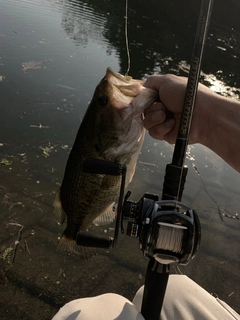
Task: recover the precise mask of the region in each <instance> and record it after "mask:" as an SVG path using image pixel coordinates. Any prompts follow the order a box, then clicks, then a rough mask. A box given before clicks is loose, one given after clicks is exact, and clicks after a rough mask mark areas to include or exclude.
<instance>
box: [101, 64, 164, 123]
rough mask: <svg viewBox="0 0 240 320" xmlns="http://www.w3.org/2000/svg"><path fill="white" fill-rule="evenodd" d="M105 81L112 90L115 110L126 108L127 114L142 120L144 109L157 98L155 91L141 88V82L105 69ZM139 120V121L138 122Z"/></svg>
mask: <svg viewBox="0 0 240 320" xmlns="http://www.w3.org/2000/svg"><path fill="white" fill-rule="evenodd" d="M105 79H106V80H107V82H108V84H109V85H110V86H111V88H112V90H111V91H112V102H113V105H114V107H115V108H117V109H123V108H127V113H128V114H132V116H133V117H134V118H139V116H140V119H142V113H143V111H144V110H145V108H146V107H148V106H149V105H150V104H152V103H153V102H154V101H156V100H157V98H158V93H157V91H156V90H152V89H149V88H145V87H143V85H142V84H143V81H142V80H136V79H132V78H131V77H128V76H123V75H121V74H120V73H117V72H115V71H113V70H112V69H111V68H107V71H106V76H105ZM140 119H139V120H140Z"/></svg>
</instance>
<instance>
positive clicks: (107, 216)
mask: <svg viewBox="0 0 240 320" xmlns="http://www.w3.org/2000/svg"><path fill="white" fill-rule="evenodd" d="M157 99H158V93H157V91H156V90H152V89H149V88H146V87H144V86H143V81H141V80H135V79H130V78H129V77H125V76H123V75H121V74H119V73H116V72H114V71H113V70H112V69H111V68H107V70H106V74H105V76H104V77H103V79H102V80H101V81H100V83H99V84H98V86H97V87H96V89H95V92H94V95H93V98H92V100H91V102H90V104H89V106H88V108H87V110H86V112H85V115H84V117H83V120H82V122H81V124H80V127H79V130H78V133H77V136H76V139H75V142H74V144H73V147H72V149H71V152H70V154H69V158H68V161H67V164H66V168H65V173H64V177H63V181H62V184H61V187H60V189H59V190H58V191H57V193H56V196H55V200H54V202H53V215H54V217H55V220H56V221H57V222H58V223H59V224H63V223H64V221H65V219H66V217H67V226H66V228H65V230H64V232H63V234H62V236H61V238H60V240H59V243H58V247H57V250H61V251H67V252H70V253H74V254H77V255H79V256H80V257H81V258H83V259H85V260H88V259H90V258H91V257H92V256H93V255H95V253H96V251H95V250H96V249H95V248H89V247H83V246H79V245H77V244H76V236H77V233H78V231H80V230H87V229H88V228H89V226H90V225H91V224H93V223H94V224H96V225H104V224H108V223H110V222H112V221H113V220H114V219H115V212H114V210H113V205H114V203H115V202H116V200H117V198H118V195H119V189H120V183H121V177H120V176H110V175H104V174H90V173H85V172H83V168H82V167H83V161H84V159H85V158H87V157H91V158H96V159H100V160H107V161H111V162H115V163H118V164H121V165H125V166H126V167H127V173H126V184H125V188H127V186H128V184H129V183H130V182H131V180H132V178H133V175H134V172H135V168H136V163H137V159H138V155H139V153H140V150H141V147H142V144H143V140H144V134H145V129H144V127H143V112H144V110H145V108H146V107H148V106H149V105H151V104H152V103H153V102H154V101H156V100H157Z"/></svg>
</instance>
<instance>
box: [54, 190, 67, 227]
mask: <svg viewBox="0 0 240 320" xmlns="http://www.w3.org/2000/svg"><path fill="white" fill-rule="evenodd" d="M60 193H61V188H60V189H59V190H58V191H57V193H56V196H55V199H54V202H53V216H54V218H55V220H56V221H57V223H59V224H63V222H64V221H65V219H66V216H67V215H66V212H65V211H64V209H63V207H62V202H61V198H60Z"/></svg>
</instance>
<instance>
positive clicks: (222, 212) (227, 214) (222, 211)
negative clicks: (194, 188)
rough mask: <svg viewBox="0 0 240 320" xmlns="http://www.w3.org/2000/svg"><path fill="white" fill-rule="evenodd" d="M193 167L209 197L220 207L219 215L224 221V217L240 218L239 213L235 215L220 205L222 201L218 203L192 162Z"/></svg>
mask: <svg viewBox="0 0 240 320" xmlns="http://www.w3.org/2000/svg"><path fill="white" fill-rule="evenodd" d="M192 167H193V169H194V170H195V172H196V173H197V175H198V176H199V178H200V180H201V183H202V186H203V189H204V191H205V192H206V194H207V195H208V197H209V198H210V199H211V200H212V201H213V202H214V203H215V204H216V206H217V209H218V213H219V216H220V218H221V220H222V222H223V217H226V218H231V219H237V220H240V218H239V215H238V213H236V214H235V216H234V215H232V214H231V213H230V212H229V211H228V210H226V209H224V208H223V207H222V206H221V205H220V203H218V202H217V201H216V200H215V199H214V198H213V197H212V196H211V194H210V193H209V192H208V190H207V187H206V185H205V183H204V181H203V178H202V176H201V174H200V172H199V170H198V168H197V167H196V166H195V164H194V163H192Z"/></svg>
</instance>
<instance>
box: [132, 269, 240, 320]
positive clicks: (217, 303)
mask: <svg viewBox="0 0 240 320" xmlns="http://www.w3.org/2000/svg"><path fill="white" fill-rule="evenodd" d="M143 289H144V288H143V287H141V288H140V289H139V290H138V292H137V293H136V295H135V297H134V299H133V303H134V304H135V306H136V307H137V309H138V310H139V311H140V310H141V305H142V296H143ZM160 319H161V320H193V319H194V320H236V319H237V320H240V316H239V315H238V314H237V313H236V312H235V311H234V310H233V309H232V308H230V307H229V306H228V305H227V304H226V303H224V302H223V301H221V300H220V299H216V298H214V297H213V296H212V295H211V294H209V293H208V292H207V291H206V290H204V289H203V288H202V287H200V286H199V285H198V284H196V283H195V282H194V281H192V280H191V279H189V278H188V277H187V276H184V275H170V276H169V280H168V284H167V290H166V294H165V297H164V301H163V309H162V312H161V317H160Z"/></svg>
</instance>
